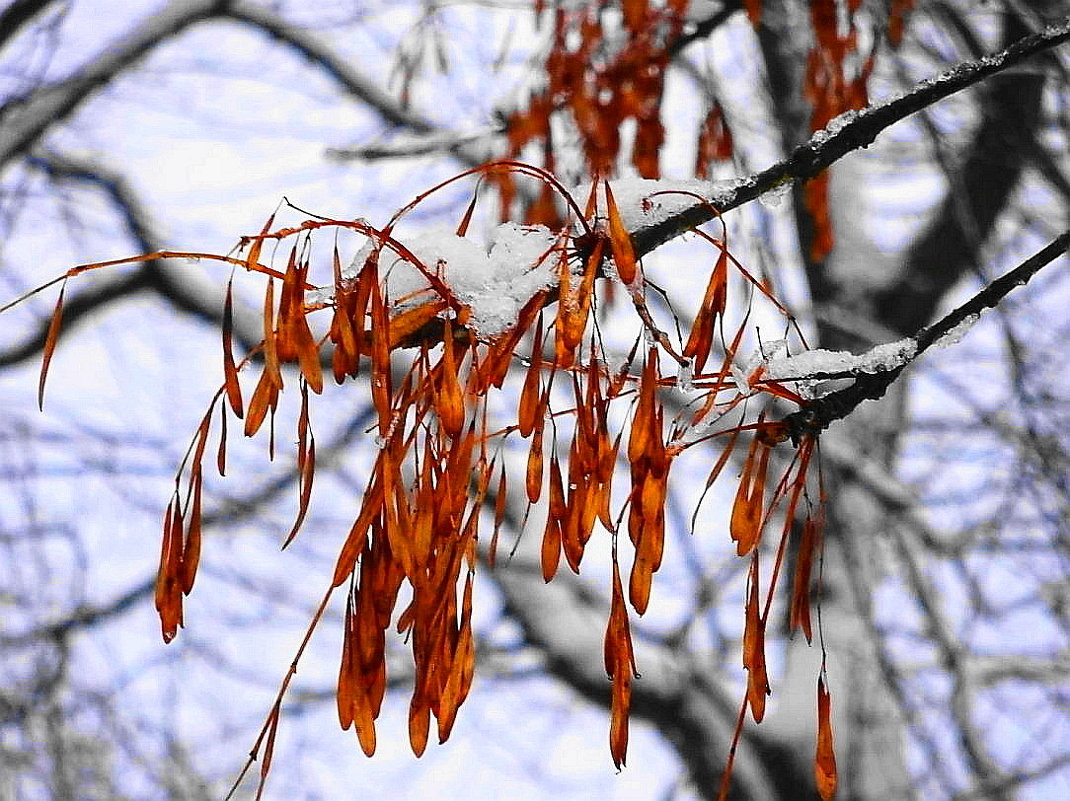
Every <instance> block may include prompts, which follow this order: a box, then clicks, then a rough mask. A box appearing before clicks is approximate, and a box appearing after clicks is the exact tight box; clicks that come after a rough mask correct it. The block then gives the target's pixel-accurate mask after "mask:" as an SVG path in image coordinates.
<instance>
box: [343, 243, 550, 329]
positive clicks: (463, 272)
mask: <svg viewBox="0 0 1070 801" xmlns="http://www.w3.org/2000/svg"><path fill="white" fill-rule="evenodd" d="M557 241H558V238H557V235H556V234H554V233H553V232H551V231H550V229H549V228H546V227H545V226H542V225H534V226H532V225H518V224H516V223H511V222H509V223H504V224H502V225H499V226H498V227H497V228H496V229H495V230H494V234H493V235H492V237H491V240H490V247H489V249H484V248H483V247H482V246H481V245H479V244H478V243H477V242H475V241H473V240H471V239H466V238H465V237H461V236H457V234H456V233H454V231H453V230H450V229H447V228H445V227H442V228H438V229H433V230H431V231H427V232H425V233H423V234H420V235H418V236H415V237H412V238H411V239H409V240H406V241H405V242H404V243H403V244H404V245H405V246H406V247H407V248H408V249H409V251H410V252H411V253H412V254H413V255H414V256H415V257H416V258H417V259H419V260H420V261H421V262H422V263H423V265H424V266H425V267H426V268H427V269H428V270H429V271H431V272H432V273H434V274H436V275H438V276H439V277H441V278H442V280H443V281H444V282H445V283H446V285H447V286H449V287H450V289H451V290H453V292H454V294H455V295H456V296H457V299H458V300H460V301H461V302H462V303H464V304H465V305H466V306H468V307H469V308H470V309H471V318H470V323H469V324H470V325H471V326H472V328H473V329H474V330H475V331H476V333H477V334H478V335H480V336H485V337H493V336H496V335H498V334H501V333H502V332H503V331H506V330H507V329H508V328H509V327H510V326H512V325H513V324H515V323H516V319H517V315H518V314H519V312H520V309H521V308H522V307H523V306H524V304H525V303H527V302H528V301H529V300H530V299H531V298H532V297H533V296H534V295H535V293H536V292H538V291H539V290H541V289H544V288H546V287H550V286H553V285H554V284H555V283H557V269H558V266H557V265H558V260H557V257H556V254H555V253H554V249H555V247H556V245H557ZM371 248H372V245H371V244H370V243H369V244H367V245H365V247H364V248H362V249H361V252H360V253H358V254H357V256H356V258H355V259H354V262H353V265H352V266H351V268H350V272H354V271H355V270H356V269H359V267H360V266H361V265H362V264H363V260H364V259H365V258H366V257H367V255H368V253H369V252H370V250H371ZM388 253H389V255H391V256H392V255H393V254H392V252H385V253H384V254H383V256H382V258H381V261H380V268H381V269H382V271H383V274H384V275H385V276H386V279H387V297H388V299H389V300H390V301H391V302H392V303H395V304H398V303H400V304H404V303H405V300H406V298H407V296H409V295H412V294H414V293H419V292H422V291H424V290H427V289H428V288H429V284H428V281H427V278H426V277H425V276H424V274H423V273H422V272H420V270H419V269H418V268H416V267H415V266H413V265H411V264H409V263H408V262H406V261H403V260H402V259H400V258H393V259H391V258H388Z"/></svg>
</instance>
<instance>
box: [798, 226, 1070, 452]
mask: <svg viewBox="0 0 1070 801" xmlns="http://www.w3.org/2000/svg"><path fill="white" fill-rule="evenodd" d="M1068 250H1070V231H1066V232H1064V233H1063V234H1061V235H1060V236H1057V237H1056V238H1055V239H1053V240H1052V241H1051V242H1050V243H1048V245H1047V246H1046V247H1044V248H1042V249H1041V250H1039V251H1037V252H1036V253H1035V254H1033V255H1032V256H1030V257H1029V258H1028V259H1026V260H1025V261H1024V262H1022V263H1021V264H1019V265H1018V266H1017V267H1015V268H1014V269H1013V270H1011V271H1010V272H1008V273H1006V274H1004V275H1002V276H1000V277H999V278H997V279H996V280H995V281H993V282H992V283H990V284H989V285H988V286H986V287H985V288H984V289H982V290H981V291H980V292H978V293H977V294H976V295H974V296H973V297H972V298H970V299H969V300H968V301H966V302H965V303H963V304H962V305H961V306H959V307H958V308H956V309H955V310H954V311H951V312H949V313H948V314H946V315H945V316H944V317H942V318H941V319H940V320H937V321H936V322H935V323H933V324H932V325H929V326H926V327H925V328H923V329H921V330H920V331H918V333H917V334H915V335H914V336H912V337H907V338H906V339H902V340H899V342H893V343H890V345H883V346H878V348H875V349H873V350H872V351H870V352H869V353H868V354H863V355H862V356H859V357H855V359H856V360H857V361H858V364H861V365H864V366H872V364H873V363H874V362H876V361H879V358H878V357H880V356H882V355H887V354H886V353H884V351H882V350H881V349H882V348H884V349H888V351H889V352H898V353H901V354H906V353H907V352H908V351H909V350H910V349H911V345H912V346H913V353H912V355H909V356H905V358H903V357H902V356H900V357H897V358H893V359H891V360H890V363H889V365H888V366H887V367H886V368H883V369H879V370H877V371H876V372H868V371H863V372H862V374H861V375H859V376H858V378H856V379H855V382H854V383H853V384H851V385H850V386H848V387H845V388H844V389H840V390H837V391H835V392H831V393H829V394H828V395H825V396H824V397H821V398H818V399H817V400H815V401H814V402H812V403H810V404H808V405H806V406H805V407H804V408H802V409H800V410H799V411H797V412H794V413H793V414H790V415H788V416H787V417H785V418H784V422H785V423H786V424H787V433H788V436H790V437H791V439H792V440H793V441H798V440H799V439H800V438H801V437H802V436H803V435H805V434H817V433H819V432H821V431H822V430H824V429H826V428H828V426H829V425H830V424H831V423H833V422H835V421H836V420H842V419H843V418H844V417H846V416H847V415H849V414H850V413H851V412H853V411H854V410H855V409H856V408H857V407H858V405H859V404H861V403H862V402H863V401H867V400H877V399H879V398H881V397H883V396H884V393H885V392H886V391H887V390H888V387H890V386H891V385H892V383H893V382H894V381H895V380H896V379H897V378H898V377H899V374H900V373H902V372H903V369H904V368H905V367H906V366H907V365H909V364H910V363H911V362H912V361H914V360H915V359H916V358H917V357H918V356H920V355H921V354H922V353H924V352H925V351H926V350H928V349H929V348H931V347H933V346H934V345H935V346H939V345H940V343H941V342H943V341H945V338H946V337H954V336H957V335H960V334H961V331H962V329H963V326H964V325H969V324H972V322H973V321H975V320H976V319H977V318H978V317H979V316H980V314H981V313H982V312H984V311H985V310H986V309H991V308H994V307H995V306H996V305H997V304H999V302H1000V301H1001V300H1003V298H1004V297H1006V296H1007V295H1008V294H1009V293H1010V292H1011V290H1013V289H1015V288H1016V287H1019V286H1023V285H1025V284H1026V283H1028V281H1029V280H1030V279H1031V278H1032V277H1033V276H1034V275H1036V274H1037V273H1038V272H1039V271H1040V270H1041V269H1042V268H1043V267H1045V266H1047V265H1048V264H1051V263H1052V262H1053V261H1055V260H1056V259H1057V258H1059V257H1060V256H1062V255H1063V254H1065V253H1066V252H1067V251H1068ZM908 343H910V344H908ZM893 346H894V347H893ZM825 353H827V352H825ZM874 354H876V356H874ZM803 355H804V356H805V354H803ZM794 358H801V357H794ZM900 360H901V363H896V362H897V361H900ZM815 361H817V362H822V361H824V362H826V363H828V364H831V363H833V362H837V361H839V360H838V359H833V358H826V357H822V356H818V357H816V359H815ZM846 361H850V360H846Z"/></svg>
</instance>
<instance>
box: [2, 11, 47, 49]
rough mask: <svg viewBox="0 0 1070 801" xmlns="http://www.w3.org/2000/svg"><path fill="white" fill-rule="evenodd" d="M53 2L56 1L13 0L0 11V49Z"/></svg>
mask: <svg viewBox="0 0 1070 801" xmlns="http://www.w3.org/2000/svg"><path fill="white" fill-rule="evenodd" d="M55 2H56V0H14V2H13V3H12V4H11V5H9V6H8V7H7V8H5V9H4V10H3V11H0V47H3V46H4V45H5V44H7V42H8V41H9V40H10V39H12V38H13V37H14V36H15V34H17V33H18V32H19V31H20V30H22V28H23V26H25V25H27V24H28V23H29V22H30V21H31V20H33V18H34V17H36V16H37V15H38V14H40V13H42V12H43V11H45V10H46V9H48V7H49V6H51V5H54V4H55Z"/></svg>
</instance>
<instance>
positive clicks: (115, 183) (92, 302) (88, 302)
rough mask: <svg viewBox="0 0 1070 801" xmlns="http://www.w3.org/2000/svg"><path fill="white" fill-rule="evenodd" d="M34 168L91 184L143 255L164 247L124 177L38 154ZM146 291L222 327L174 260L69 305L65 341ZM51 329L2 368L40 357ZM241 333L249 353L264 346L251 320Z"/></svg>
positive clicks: (7, 357) (2, 356) (10, 353)
mask: <svg viewBox="0 0 1070 801" xmlns="http://www.w3.org/2000/svg"><path fill="white" fill-rule="evenodd" d="M29 164H30V165H31V166H32V167H35V168H36V169H38V170H41V171H42V172H43V173H45V174H46V175H47V176H49V177H50V178H52V179H54V180H59V181H73V182H77V183H82V184H87V185H89V186H90V187H92V188H94V189H96V190H98V191H100V192H101V193H103V194H104V196H105V197H106V198H107V199H108V200H109V201H110V203H111V205H112V206H113V208H115V210H116V211H118V213H119V215H120V216H121V218H122V220H123V223H124V225H125V227H126V229H127V233H128V234H129V236H130V237H131V239H133V241H134V242H135V245H136V248H137V249H138V250H139V251H140V252H143V253H152V252H154V251H157V250H162V249H163V247H162V243H161V242H160V240H159V238H158V236H157V234H156V232H155V230H154V226H153V224H152V222H151V220H150V219H149V216H148V214H147V212H146V211H145V206H144V204H143V203H142V202H141V201H140V199H139V198H138V197H137V193H136V192H135V191H134V189H133V187H132V186H131V185H130V182H129V181H127V180H126V178H125V177H124V176H123V175H122V174H121V173H118V172H116V171H114V170H110V169H108V168H107V167H105V166H104V165H101V164H97V163H95V162H86V161H83V160H80V159H73V158H70V157H68V156H63V155H59V154H48V155H47V156H32V157H30V159H29ZM144 291H155V292H156V293H157V294H158V295H159V296H160V297H161V298H163V299H164V300H166V301H167V302H169V303H170V304H171V305H172V306H174V307H175V308H176V309H178V310H180V311H183V312H186V313H188V314H190V315H191V316H193V317H194V318H196V319H198V320H202V321H205V322H207V323H210V324H212V325H214V326H219V325H221V324H222V320H223V315H222V309H221V307H220V304H219V303H210V302H208V300H207V299H206V298H205V297H204V296H203V295H202V294H200V293H198V292H196V291H195V290H193V289H191V288H190V287H189V286H188V285H186V284H185V283H184V282H182V281H180V280H177V279H176V278H175V277H174V275H173V274H172V272H171V271H170V270H169V269H168V262H166V261H163V262H146V263H145V264H143V265H141V266H139V267H137V268H136V269H134V270H133V271H132V272H130V273H128V274H127V275H124V276H122V277H120V278H117V279H112V280H109V281H106V282H101V283H96V284H93V285H91V286H90V287H89V288H87V289H84V290H82V291H81V292H79V293H78V294H76V295H74V296H72V297H71V298H70V299H69V300H68V301H67V302H66V303H64V307H63V321H64V326H63V328H62V329H61V332H60V333H61V337H62V336H65V335H66V334H68V333H70V332H71V331H73V330H74V329H75V326H76V324H77V323H79V322H81V321H82V320H84V319H86V318H87V317H89V316H91V315H92V314H94V313H96V312H98V311H100V310H101V309H103V308H105V307H107V306H110V305H113V304H115V303H116V302H118V301H120V300H122V299H124V298H127V297H130V296H131V295H135V294H137V293H139V292H144ZM48 325H49V320H48V319H44V320H42V321H41V322H40V324H39V325H38V326H37V329H36V330H35V331H33V332H32V333H31V334H29V336H27V337H26V338H25V339H24V340H23V341H22V342H19V343H17V344H15V345H12V346H11V347H9V348H8V349H7V350H6V351H3V352H0V368H3V367H7V366H10V365H14V364H19V363H21V362H23V361H25V360H27V359H32V358H34V357H35V356H37V355H38V354H39V353H40V352H41V349H42V348H43V347H44V344H45V340H46V338H47V336H48ZM235 335H236V339H237V341H238V342H239V343H240V344H241V346H242V347H243V348H244V349H245V350H252V349H253V348H255V347H256V346H257V345H258V344H259V342H260V337H259V329H258V328H257V327H256V326H255V325H253V324H252V323H251V322H250V323H246V322H244V321H243V319H242V318H239V319H238V325H237V326H236V330H235Z"/></svg>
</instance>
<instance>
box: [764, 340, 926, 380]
mask: <svg viewBox="0 0 1070 801" xmlns="http://www.w3.org/2000/svg"><path fill="white" fill-rule="evenodd" d="M916 352H917V342H916V341H915V340H914V339H912V338H910V337H907V338H905V339H900V340H897V341H895V342H886V343H884V344H883V345H877V346H876V347H874V348H871V349H870V350H868V351H866V352H865V353H863V354H860V355H855V354H853V353H850V352H848V351H834V350H820V349H818V350H808V351H804V352H803V353H799V354H797V355H795V356H777V357H775V358H771V359H769V360H768V361H767V362H766V365H765V373H764V377H765V378H770V379H773V380H777V381H790V380H797V379H805V378H814V377H819V376H820V377H839V376H851V375H859V374H862V373H882V372H885V371H887V370H893V369H895V368H896V367H902V366H903V365H904V364H906V363H907V362H909V361H910V360H911V359H912V358H913V357H914V354H915V353H916Z"/></svg>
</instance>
